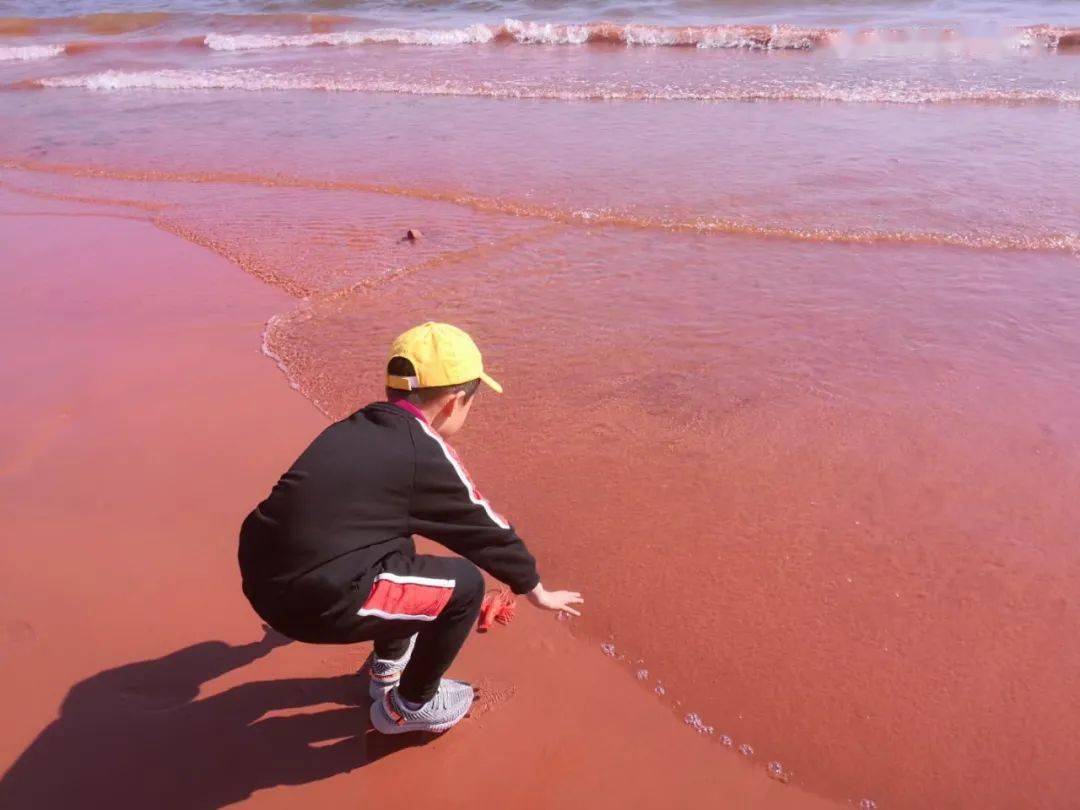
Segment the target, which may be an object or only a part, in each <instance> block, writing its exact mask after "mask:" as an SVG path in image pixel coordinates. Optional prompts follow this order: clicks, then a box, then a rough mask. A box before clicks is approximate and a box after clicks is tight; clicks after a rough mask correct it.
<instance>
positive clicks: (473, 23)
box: [0, 2, 1080, 808]
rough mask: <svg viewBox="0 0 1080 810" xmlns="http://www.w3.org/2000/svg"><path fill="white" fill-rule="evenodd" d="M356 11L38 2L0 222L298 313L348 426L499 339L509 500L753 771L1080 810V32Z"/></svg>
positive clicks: (10, 131)
mask: <svg viewBox="0 0 1080 810" xmlns="http://www.w3.org/2000/svg"><path fill="white" fill-rule="evenodd" d="M330 5H332V8H328V7H327V4H322V5H321V6H320V7H319V8H314V7H311V6H306V5H301V4H294V3H279V4H274V5H273V6H272V7H271V6H268V5H266V4H242V5H237V6H236V7H235V8H232V9H231V13H230V14H229V15H221V14H217V13H214V11H213V9H212V8H211V5H210V4H206V3H176V4H162V5H161V6H160V8H161V9H162V10H163V14H161V15H157V16H146V15H142V16H130V15H125V16H120V17H118V16H115V15H113V16H106V17H103V16H100V15H98V16H93V15H94V13H95V12H97V11H99V10H100V6H99V5H95V4H94V3H90V2H87V3H78V2H75V3H65V4H57V6H56V9H55V12H53V11H50V12H49V14H48V17H49V19H48V20H43V19H40V18H34V17H31V16H29V15H30V14H31V13H32V12H34V11H35V8H36V9H37V10H36V13H37V14H39V15H41V14H42V12H41V11H40V8H37V4H31V5H28V4H26V3H18V2H14V3H13V2H6V3H0V17H3V19H0V56H6V57H7V58H6V59H4V60H3V61H0V86H2V87H3V88H4V89H3V90H0V114H2V117H3V120H4V122H5V127H4V130H3V132H2V133H0V183H2V184H3V185H4V187H5V188H8V189H11V190H15V191H20V192H22V193H23V194H24V195H25V199H26V200H27V206H28V207H32V202H31V201H32V200H34V199H40V198H41V197H46V198H54V197H61V198H64V199H70V200H76V201H82V202H83V203H85V204H87V205H88V206H96V207H101V208H107V209H108V210H112V211H120V212H128V213H131V214H132V215H136V216H146V217H151V218H153V219H154V220H155V221H157V222H158V224H159V225H160V226H161V227H164V228H166V229H168V230H170V231H172V232H174V233H177V234H179V235H181V236H183V237H185V238H188V239H191V240H193V241H196V242H198V243H200V244H203V245H206V246H208V247H210V248H212V249H214V250H217V251H219V252H221V253H222V254H224V255H226V256H228V257H229V258H231V259H233V260H234V261H236V262H237V264H239V265H240V266H241V267H242V268H243V269H244V270H246V271H247V272H250V273H252V274H254V275H255V276H256V277H258V278H260V279H262V280H264V281H265V282H267V283H270V284H273V285H276V286H278V287H280V288H282V289H284V290H286V291H288V292H290V293H291V294H292V295H294V296H295V298H296V299H297V304H296V307H295V309H293V310H291V311H288V312H283V313H281V314H280V315H279V316H278V317H276V318H275V319H274V320H273V321H272V322H271V323H270V324H269V326H268V328H267V331H266V335H265V348H266V351H267V352H268V354H270V355H271V356H272V357H273V358H274V359H275V360H276V361H277V362H278V363H279V364H280V365H281V367H282V369H283V371H284V373H285V374H286V375H287V377H288V379H289V380H290V382H292V384H294V385H295V386H297V387H298V388H299V389H300V390H301V391H302V392H303V393H304V394H305V395H306V396H308V397H309V398H311V399H312V400H313V401H314V402H315V403H316V404H317V405H318V406H319V407H321V408H322V409H323V410H324V411H325V412H326V413H328V414H330V415H332V416H337V415H341V414H344V413H347V412H348V411H349V410H350V409H352V408H354V407H356V406H357V405H358V404H362V403H363V402H365V401H367V400H368V399H370V398H373V397H375V396H377V395H378V393H379V392H378V385H377V380H378V375H379V368H380V366H381V364H382V362H383V360H384V358H383V351H384V348H385V344H386V343H387V341H388V340H389V338H390V337H392V336H393V335H394V334H396V333H397V332H398V331H400V330H402V329H404V328H405V327H407V326H409V325H411V324H412V323H413V322H416V321H418V320H421V319H426V318H440V319H445V320H449V321H452V322H455V323H459V324H460V325H462V326H464V327H466V328H468V329H470V330H471V331H473V332H474V333H475V335H476V336H477V338H478V340H479V341H480V342H481V345H482V346H484V347H485V348H486V349H487V352H486V354H487V356H488V357H489V364H490V366H491V368H492V370H493V372H494V373H495V374H496V376H497V377H499V378H500V379H501V380H502V381H503V382H504V383H505V384H506V385H507V396H506V397H504V398H501V399H498V400H496V399H495V398H494V397H489V396H485V397H484V399H483V400H482V401H481V402H480V403H479V407H478V409H477V412H476V417H475V423H476V424H475V426H474V428H473V429H472V430H471V431H470V432H469V435H467V436H465V437H463V440H462V449H463V450H464V452H465V453H466V457H467V458H468V459H469V460H470V462H471V466H472V467H473V472H474V474H475V476H476V477H477V478H478V479H479V480H480V481H481V482H485V489H486V491H487V494H488V495H489V497H491V498H493V499H494V500H495V501H496V503H499V504H501V509H502V510H503V511H505V512H507V513H509V514H510V515H511V516H512V517H513V519H514V520H515V522H516V523H517V524H518V527H519V528H520V529H521V531H522V533H523V534H524V536H525V537H526V538H527V539H529V540H530V543H531V544H532V545H533V546H535V548H536V550H537V552H538V556H539V557H540V558H541V560H542V563H543V570H544V572H545V574H546V578H547V579H548V580H549V581H550V582H551V584H554V585H561V584H567V585H573V586H574V587H578V588H580V589H581V590H584V591H585V592H586V594H587V596H588V598H589V612H588V616H587V617H586V619H585V620H584V622H583V623H582V624H581V629H582V630H583V632H586V633H588V634H590V635H591V636H592V637H594V638H595V639H597V641H598V642H599V641H604V642H614V644H615V645H616V646H615V648H614V649H616V650H617V651H618V653H617V654H618V655H622V656H625V658H626V663H627V672H628V677H633V675H634V673H636V672H638V671H639V670H641V671H647V673H648V674H647V676H646V677H645V678H644V679H642V680H643V686H642V688H643V689H645V690H648V692H652V691H655V692H656V693H657V694H658V695H661V693H662V695H661V696H659V697H657V698H656V699H661V700H664V701H666V702H668V703H670V704H671V705H672V707H673V710H674V711H675V713H676V716H677V718H678V719H682V718H684V717H685V716H688V715H693V716H694V717H696V718H697V720H698V723H696V724H691V725H692V726H693V727H694V728H698V729H699V730H700V729H701V728H705V729H707V728H709V727H712V728H713V730H714V734H712V735H710V734H703V737H705V738H711V739H714V740H722V739H724V738H730V742H732V745H731V746H727V745H723V744H722V745H718V746H717V756H733V755H734V754H733V753H732V750H729V748H730V749H736V748H738V747H740V746H744V745H748V746H750V748H749V749H748V750H751V751H752V754H751V755H750V756H751V759H752V760H753V761H754V762H756V763H759V764H760V765H761V767H762V768H765V767H767V763H770V762H782V763H783V765H782V766H781V769H782V772H783V774H784V775H785V776H788V777H789V778H791V779H792V781H793V782H794V783H797V784H802V785H805V786H807V787H809V788H811V789H812V790H816V791H819V792H821V793H824V794H827V795H830V796H835V797H838V798H842V799H850V800H852V801H853V802H855V803H856V804H857V803H858V802H859V801H861V800H862V799H868V800H873V801H875V802H877V806H879V807H913V808H914V807H926V806H933V807H980V808H999V807H1000V808H1012V807H1017V806H1023V807H1047V808H1057V807H1065V806H1069V805H1070V804H1071V803H1072V802H1074V796H1075V792H1076V789H1077V788H1078V787H1080V785H1078V783H1077V778H1076V776H1075V774H1074V773H1073V768H1072V763H1073V762H1074V761H1075V759H1076V756H1077V754H1078V753H1080V751H1078V750H1077V743H1076V740H1077V739H1080V711H1078V709H1080V706H1078V705H1077V698H1076V696H1075V690H1074V688H1073V684H1075V682H1076V678H1077V676H1078V675H1080V650H1078V648H1077V645H1076V642H1075V639H1076V638H1077V637H1078V634H1077V631H1078V630H1080V610H1078V608H1077V589H1076V585H1075V583H1076V582H1077V581H1078V579H1077V574H1078V573H1080V558H1078V553H1077V550H1076V544H1075V539H1076V537H1077V531H1078V527H1080V506H1078V505H1077V503H1076V501H1075V498H1074V497H1073V495H1074V493H1075V492H1076V491H1077V488H1078V485H1080V416H1078V415H1080V386H1077V385H1076V382H1075V381H1076V379H1078V377H1080V329H1078V326H1080V273H1078V271H1080V256H1078V250H1080V216H1078V212H1080V204H1078V203H1080V199H1078V194H1077V191H1076V182H1075V178H1076V177H1077V176H1078V171H1077V170H1078V169H1080V160H1078V158H1077V151H1076V143H1077V142H1078V135H1080V125H1078V116H1080V51H1078V50H1077V49H1076V48H1075V47H1074V43H1073V39H1072V38H1073V37H1075V29H1074V26H1076V25H1078V24H1080V12H1078V11H1077V6H1076V5H1075V4H1069V3H1049V2H1045V3H1039V4H1035V3H1010V4H1002V5H1000V6H997V5H994V4H987V3H949V4H946V3H880V4H861V5H858V6H851V5H849V4H840V3H834V4H792V3H782V4H781V3H777V4H760V3H759V4H747V3H733V4H701V3H656V4H651V5H628V4H614V3H610V4H582V3H575V4H543V8H540V4H516V5H513V6H512V7H510V8H509V9H503V7H501V6H500V9H495V8H494V7H488V6H486V5H477V4H475V3H453V4H410V5H408V6H405V7H396V6H395V7H393V8H390V7H387V6H386V5H384V4H371V3H356V4H338V3H333V4H330ZM31 6H33V7H31ZM83 14H90V15H91V16H88V17H78V16H77V15H83ZM506 16H510V17H511V21H509V22H507V21H504V19H503V18H504V17H506ZM521 20H527V21H528V23H525V22H520V21H521ZM601 20H604V21H612V24H611V25H604V26H601V25H596V23H598V21H601ZM546 22H552V23H557V24H558V25H556V26H555V27H551V28H548V27H545V26H543V25H540V24H541V23H546ZM533 23H536V24H535V25H534V24H533ZM587 23H592V24H593V25H591V26H590V27H585V24H587ZM691 26H693V27H691ZM762 26H764V27H762ZM773 26H780V27H777V28H773ZM372 32H374V33H372ZM376 40H377V41H376ZM700 46H708V47H700ZM16 54H17V55H16ZM406 228H419V229H420V230H421V231H422V232H423V234H424V237H423V239H421V240H420V241H419V242H418V243H415V244H406V243H402V242H400V241H399V238H400V236H401V234H402V233H403V232H404V231H405V229H406ZM15 270H16V271H17V270H18V268H16V269H15ZM657 681H660V682H662V687H661V688H657ZM648 692H647V693H648ZM688 733H689V732H688ZM702 744H706V743H705V742H703V743H702Z"/></svg>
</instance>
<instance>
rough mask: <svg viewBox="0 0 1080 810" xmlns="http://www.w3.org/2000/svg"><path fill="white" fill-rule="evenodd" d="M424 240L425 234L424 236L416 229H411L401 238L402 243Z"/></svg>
mask: <svg viewBox="0 0 1080 810" xmlns="http://www.w3.org/2000/svg"><path fill="white" fill-rule="evenodd" d="M423 238H424V234H422V233H421V232H420V231H418V230H416V228H409V230H407V231H405V235H404V236H403V237H401V241H402V242H415V241H417V240H418V239H423Z"/></svg>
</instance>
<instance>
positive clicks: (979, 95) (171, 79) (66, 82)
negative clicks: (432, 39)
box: [18, 69, 1080, 105]
mask: <svg viewBox="0 0 1080 810" xmlns="http://www.w3.org/2000/svg"><path fill="white" fill-rule="evenodd" d="M18 86H20V87H30V88H78V89H85V90H94V91H105V92H108V91H122V90H172V91H184V90H240V91H246V92H260V91H296V90H314V91H325V92H338V93H341V92H353V93H386V94H396V95H415V96H473V97H480V98H493V99H543V100H550V101H672V102H675V101H701V102H710V101H747V102H750V101H806V102H839V103H854V104H948V103H954V104H955V103H975V104H979V103H981V104H1058V105H1062V104H1069V105H1071V104H1078V103H1080V88H1076V89H1061V88H1030V89H1002V88H997V87H964V88H942V87H933V86H926V87H920V86H917V85H913V84H912V83H911V82H908V81H900V80H897V81H868V82H865V83H862V84H846V85H845V84H839V83H819V82H807V83H797V84H796V83H792V84H782V85H777V84H771V83H770V84H762V85H754V84H748V85H745V86H739V85H729V86H723V87H711V88H686V89H680V88H677V87H662V88H655V89H652V88H640V87H634V86H629V85H618V84H596V85H593V86H592V87H584V88H578V87H575V88H572V89H571V88H567V87H560V86H551V85H542V84H535V85H528V84H516V83H514V84H511V83H507V84H503V85H497V84H492V83H490V82H484V83H479V84H471V83H468V82H463V81H456V80H447V81H428V82H417V81H402V80H397V79H361V78H331V77H318V76H304V75H299V74H280V73H269V72H263V71H258V70H235V71H198V70H194V71H193V70H171V69H170V70H151V71H117V70H107V71H103V72H101V73H92V74H85V75H76V76H55V77H51V78H44V79H34V80H31V81H28V82H24V83H21V84H20V85H18Z"/></svg>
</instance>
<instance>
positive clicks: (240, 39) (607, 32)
mask: <svg viewBox="0 0 1080 810" xmlns="http://www.w3.org/2000/svg"><path fill="white" fill-rule="evenodd" d="M837 33H838V32H837V31H834V30H832V29H812V28H793V27H791V26H786V25H710V26H685V27H673V26H660V25H616V24H614V23H587V24H583V25H564V24H554V23H535V22H525V21H522V20H513V19H507V20H505V21H504V22H503V23H502V24H501V25H486V24H481V23H478V24H475V25H470V26H467V27H465V28H447V29H403V28H375V29H371V30H366V31H335V32H324V33H313V34H295V35H283V34H207V35H206V38H205V42H206V46H207V47H208V48H210V49H211V50H216V51H246V50H263V49H270V48H305V47H311V46H316V45H328V46H335V45H345V46H355V45H371V44H382V43H395V44H401V45H466V44H478V45H483V44H486V43H489V42H511V43H516V44H519V45H586V44H596V43H603V44H615V45H644V46H676V47H697V48H748V49H753V50H773V49H785V50H791V49H799V50H805V49H810V48H814V47H816V46H818V45H821V44H825V43H827V42H828V41H829V40H830V39H831V38H832V37H834V36H835V35H836V34H837Z"/></svg>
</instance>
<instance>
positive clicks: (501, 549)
mask: <svg viewBox="0 0 1080 810" xmlns="http://www.w3.org/2000/svg"><path fill="white" fill-rule="evenodd" d="M419 427H420V428H421V431H420V433H416V434H414V435H415V437H416V438H415V449H416V468H415V473H414V476H413V492H412V500H411V503H410V509H409V516H410V531H411V532H413V533H415V534H420V535H423V536H424V537H430V538H431V539H432V540H435V541H436V542H439V543H441V544H442V545H444V546H446V547H447V548H448V549H450V550H451V551H453V552H456V553H457V554H460V555H461V556H462V557H465V558H466V559H467V560H470V561H471V562H473V563H475V564H476V565H477V566H478V567H480V568H482V569H483V570H485V571H487V572H488V573H489V574H491V575H492V576H493V577H495V578H496V579H497V580H499V581H500V582H503V583H505V584H506V585H509V586H510V589H511V590H512V591H513V592H514V593H516V594H519V595H521V594H527V595H528V598H529V601H530V602H532V603H533V604H534V605H536V606H537V607H541V608H545V609H547V610H559V611H564V612H566V613H571V614H573V615H575V616H577V615H580V614H579V613H578V611H577V610H575V609H574V608H573V607H571V606H572V605H575V604H581V603H582V601H583V600H582V598H581V594H579V593H576V592H573V591H548V590H546V589H545V588H544V586H543V585H542V584H541V583H540V574H539V573H538V572H537V570H536V560H535V559H534V558H533V555H532V554H530V553H529V550H528V549H527V548H526V547H525V543H524V542H523V541H522V539H521V538H520V537H518V535H517V532H515V531H514V529H513V527H512V526H511V525H510V523H509V522H508V521H507V520H506V519H505V518H504V517H503V516H502V515H500V514H499V513H498V512H496V511H495V510H494V509H493V508H492V506H491V504H489V503H488V502H487V500H486V499H485V498H484V497H483V496H482V495H481V494H480V492H479V490H477V488H476V485H475V484H473V482H472V479H471V478H470V477H469V474H468V473H467V472H466V471H465V466H464V465H463V464H462V463H461V460H460V459H459V458H458V457H457V454H456V453H455V452H454V450H453V448H451V447H450V445H448V444H447V443H446V442H445V441H444V440H443V439H442V438H441V437H440V436H439V435H438V434H437V433H436V432H435V431H434V430H433V429H431V428H430V427H428V426H427V425H424V424H419Z"/></svg>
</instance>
